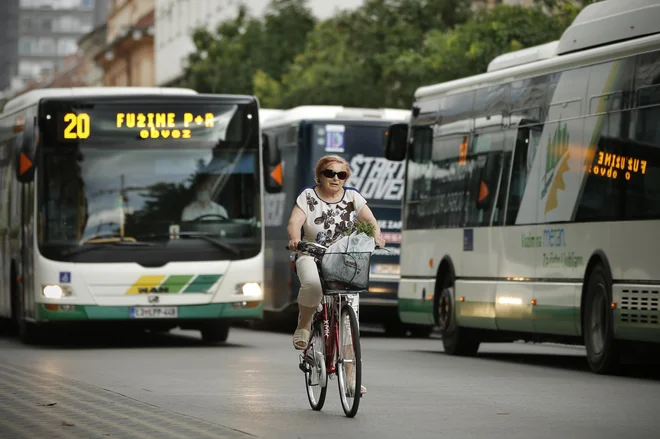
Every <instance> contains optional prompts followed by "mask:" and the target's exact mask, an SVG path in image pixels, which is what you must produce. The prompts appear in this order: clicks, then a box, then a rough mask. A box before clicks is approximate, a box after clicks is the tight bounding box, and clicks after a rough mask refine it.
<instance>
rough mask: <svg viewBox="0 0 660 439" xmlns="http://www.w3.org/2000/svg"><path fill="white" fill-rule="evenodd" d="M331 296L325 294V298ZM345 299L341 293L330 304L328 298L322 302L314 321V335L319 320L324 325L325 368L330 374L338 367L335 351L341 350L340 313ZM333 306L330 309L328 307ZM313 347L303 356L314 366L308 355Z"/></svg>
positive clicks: (306, 349)
mask: <svg viewBox="0 0 660 439" xmlns="http://www.w3.org/2000/svg"><path fill="white" fill-rule="evenodd" d="M326 297H329V296H324V299H325V298H326ZM344 302H345V301H344V300H343V298H342V296H341V295H336V296H334V295H333V296H332V299H331V300H330V305H328V303H327V299H326V300H324V301H323V302H321V305H322V310H321V312H319V313H318V314H316V317H315V318H314V322H312V335H313V334H314V332H313V328H314V326H315V324H316V323H317V322H320V323H321V325H322V327H323V339H324V341H325V343H324V346H325V370H326V373H327V374H328V375H331V374H334V373H335V372H336V367H335V364H334V357H335V356H334V353H335V352H339V317H338V316H339V315H340V314H339V313H340V310H341V308H340V307H341V305H342V304H343V303H344ZM330 307H332V308H331V310H330V311H328V308H330ZM310 347H311V344H309V345H308V346H307V347H306V348H305V350H304V351H303V358H304V359H305V362H306V363H308V364H309V365H310V366H314V362H313V360H311V361H310V359H309V356H308V355H307V351H308V349H309V348H310Z"/></svg>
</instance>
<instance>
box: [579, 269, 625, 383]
mask: <svg viewBox="0 0 660 439" xmlns="http://www.w3.org/2000/svg"><path fill="white" fill-rule="evenodd" d="M611 290H612V281H611V280H610V276H609V275H608V274H607V272H606V271H605V269H604V268H603V267H602V266H601V265H598V266H597V267H596V268H594V270H593V271H592V272H591V275H590V276H589V281H588V283H587V292H586V293H587V296H586V298H585V301H584V305H585V309H584V318H583V327H582V333H583V335H584V345H585V347H586V348H587V361H588V362H589V367H591V370H592V371H593V372H595V373H597V374H613V373H616V372H617V371H618V368H619V359H620V356H619V346H618V344H617V342H616V340H615V339H614V327H613V326H614V325H613V323H614V322H613V320H614V316H613V312H612V309H611V308H610V297H611V294H612V293H611Z"/></svg>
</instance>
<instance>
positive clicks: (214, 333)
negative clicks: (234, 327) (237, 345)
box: [200, 321, 229, 343]
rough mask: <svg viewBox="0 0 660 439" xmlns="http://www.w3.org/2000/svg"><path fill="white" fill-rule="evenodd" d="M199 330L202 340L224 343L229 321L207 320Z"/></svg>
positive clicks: (227, 334) (227, 335) (227, 333)
mask: <svg viewBox="0 0 660 439" xmlns="http://www.w3.org/2000/svg"><path fill="white" fill-rule="evenodd" d="M200 331H201V333H202V340H204V342H206V343H224V342H225V341H227V337H229V323H228V322H223V321H214V322H208V323H206V324H205V325H204V326H203V327H202V328H201V330H200Z"/></svg>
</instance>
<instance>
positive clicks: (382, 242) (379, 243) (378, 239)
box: [374, 236, 385, 248]
mask: <svg viewBox="0 0 660 439" xmlns="http://www.w3.org/2000/svg"><path fill="white" fill-rule="evenodd" d="M374 239H375V240H376V246H377V247H380V248H384V247H385V240H384V239H383V238H381V237H380V236H377V237H376V238H374Z"/></svg>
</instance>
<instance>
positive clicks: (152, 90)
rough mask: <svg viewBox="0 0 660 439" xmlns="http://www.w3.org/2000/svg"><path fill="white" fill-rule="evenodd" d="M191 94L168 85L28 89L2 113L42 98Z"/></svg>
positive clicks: (31, 103)
mask: <svg viewBox="0 0 660 439" xmlns="http://www.w3.org/2000/svg"><path fill="white" fill-rule="evenodd" d="M141 94H150V95H153V94H160V95H192V94H197V92H196V91H195V90H192V89H188V88H174V87H173V88H169V87H71V88H42V89H38V90H30V91H28V92H27V93H25V94H22V95H20V96H17V97H16V98H14V99H12V100H10V101H8V102H7V103H6V104H5V107H4V110H3V113H12V112H14V111H18V110H21V109H23V108H26V107H29V106H31V105H34V104H36V103H38V102H39V101H40V100H41V99H43V98H51V97H73V96H81V97H82V96H107V95H141Z"/></svg>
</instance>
